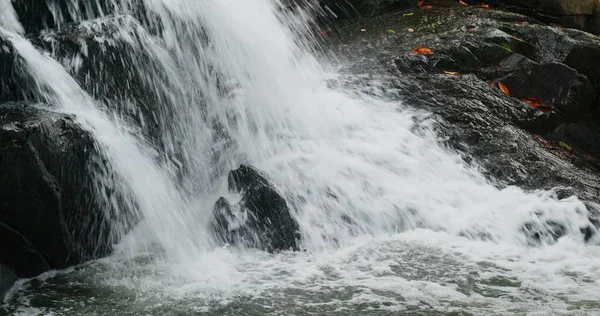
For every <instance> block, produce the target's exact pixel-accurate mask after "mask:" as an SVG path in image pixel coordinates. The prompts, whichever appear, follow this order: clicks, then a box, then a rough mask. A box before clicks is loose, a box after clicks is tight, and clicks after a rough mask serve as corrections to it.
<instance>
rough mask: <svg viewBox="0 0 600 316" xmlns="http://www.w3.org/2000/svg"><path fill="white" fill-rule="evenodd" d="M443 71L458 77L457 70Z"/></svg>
mask: <svg viewBox="0 0 600 316" xmlns="http://www.w3.org/2000/svg"><path fill="white" fill-rule="evenodd" d="M444 73H445V74H447V75H452V76H457V77H458V72H456V71H446V70H444Z"/></svg>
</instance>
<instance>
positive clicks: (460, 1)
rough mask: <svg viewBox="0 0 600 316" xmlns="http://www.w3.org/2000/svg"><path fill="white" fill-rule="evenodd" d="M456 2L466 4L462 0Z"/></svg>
mask: <svg viewBox="0 0 600 316" xmlns="http://www.w3.org/2000/svg"><path fill="white" fill-rule="evenodd" d="M458 3H460V4H462V5H468V4H466V3H464V2H463V1H462V0H459V1H458Z"/></svg>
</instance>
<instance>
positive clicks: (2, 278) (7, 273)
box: [0, 263, 17, 302]
mask: <svg viewBox="0 0 600 316" xmlns="http://www.w3.org/2000/svg"><path fill="white" fill-rule="evenodd" d="M16 281H17V275H16V274H15V272H14V271H13V270H11V269H10V268H9V267H7V266H5V265H2V264H1V263H0V302H2V300H3V299H4V296H5V295H6V293H7V292H8V291H9V290H10V289H11V287H12V286H13V285H14V284H15V282H16Z"/></svg>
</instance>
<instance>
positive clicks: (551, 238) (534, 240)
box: [521, 221, 567, 246]
mask: <svg viewBox="0 0 600 316" xmlns="http://www.w3.org/2000/svg"><path fill="white" fill-rule="evenodd" d="M521 231H522V232H523V234H525V237H526V238H527V242H528V243H529V244H530V245H532V246H536V245H540V244H552V243H554V242H555V241H556V240H558V239H559V238H560V237H563V236H565V235H566V233H567V228H566V227H565V226H564V225H563V224H561V223H557V222H555V221H545V222H542V223H532V222H530V223H526V224H525V225H523V227H522V228H521Z"/></svg>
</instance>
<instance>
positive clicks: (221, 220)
mask: <svg viewBox="0 0 600 316" xmlns="http://www.w3.org/2000/svg"><path fill="white" fill-rule="evenodd" d="M228 186H229V191H230V192H231V193H235V194H239V196H240V199H239V201H238V202H235V203H231V202H230V201H228V200H227V199H226V198H224V197H221V198H220V199H219V200H218V201H217V202H216V203H215V206H214V212H213V220H212V227H213V231H214V233H215V235H216V236H217V238H218V239H219V240H221V241H223V242H226V243H230V244H242V245H244V246H247V247H253V248H259V249H263V250H266V251H269V252H274V251H280V250H298V244H297V242H298V239H299V238H300V235H299V232H298V223H297V222H296V220H295V219H294V218H293V216H292V215H291V213H290V209H289V207H288V205H287V203H286V201H285V199H284V198H283V197H282V196H281V195H280V194H279V193H278V192H277V191H276V190H275V188H274V187H273V186H272V185H271V184H270V183H269V182H268V180H267V179H266V178H265V177H264V176H263V175H262V174H261V173H260V172H259V171H258V170H256V169H254V168H253V167H251V166H247V165H241V166H240V168H238V169H236V170H232V171H230V172H229V176H228Z"/></svg>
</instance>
